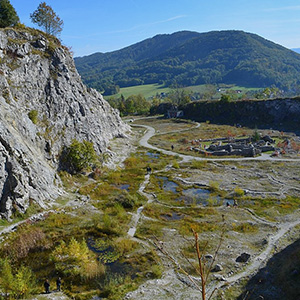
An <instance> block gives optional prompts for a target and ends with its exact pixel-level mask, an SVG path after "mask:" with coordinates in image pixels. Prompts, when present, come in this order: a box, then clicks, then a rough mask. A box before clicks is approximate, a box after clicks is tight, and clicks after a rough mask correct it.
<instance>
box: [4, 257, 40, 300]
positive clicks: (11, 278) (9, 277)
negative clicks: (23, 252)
mask: <svg viewBox="0 0 300 300" xmlns="http://www.w3.org/2000/svg"><path fill="white" fill-rule="evenodd" d="M0 284H1V287H2V288H3V291H4V293H5V294H6V299H23V298H25V297H26V298H27V297H28V296H29V295H30V294H32V293H34V292H36V278H35V276H34V274H33V273H32V271H31V270H30V269H29V268H27V267H25V266H21V267H19V268H17V269H15V268H14V272H13V269H12V266H11V264H10V261H9V260H7V259H4V260H2V261H1V279H0Z"/></svg>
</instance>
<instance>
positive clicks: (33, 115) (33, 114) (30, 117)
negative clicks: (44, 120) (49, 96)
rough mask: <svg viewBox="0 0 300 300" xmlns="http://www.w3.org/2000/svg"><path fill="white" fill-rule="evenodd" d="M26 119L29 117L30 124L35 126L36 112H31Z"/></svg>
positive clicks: (36, 120)
mask: <svg viewBox="0 0 300 300" xmlns="http://www.w3.org/2000/svg"><path fill="white" fill-rule="evenodd" d="M28 117H29V119H30V120H31V122H32V123H33V124H36V123H37V122H38V112H37V110H31V111H30V112H29V113H28Z"/></svg>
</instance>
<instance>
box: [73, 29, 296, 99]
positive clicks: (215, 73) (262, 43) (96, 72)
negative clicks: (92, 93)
mask: <svg viewBox="0 0 300 300" xmlns="http://www.w3.org/2000/svg"><path fill="white" fill-rule="evenodd" d="M75 64H76V67H77V69H78V72H79V73H80V75H81V77H82V79H83V81H84V82H85V83H86V84H87V85H89V86H90V87H93V88H96V89H98V90H100V91H105V93H106V94H111V93H113V92H114V89H115V86H116V85H118V86H120V87H128V86H134V85H141V84H150V83H159V84H165V85H166V86H170V85H174V84H176V85H179V86H191V85H199V84H205V83H212V84H213V83H231V84H237V85H242V86H246V87H267V86H271V85H275V86H277V87H279V88H284V89H286V88H290V87H291V86H294V85H297V84H299V83H300V55H299V54H297V53H296V52H294V51H292V50H289V49H287V48H284V47H282V46H280V45H278V44H275V43H273V42H271V41H268V40H266V39H264V38H262V37H260V36H258V35H256V34H252V33H246V32H243V31H235V30H230V31H212V32H207V33H197V32H190V31H181V32H176V33H173V34H163V35H157V36H155V37H153V38H150V39H146V40H144V41H142V42H139V43H137V44H134V45H132V46H129V47H126V48H123V49H121V50H118V51H113V52H109V53H95V54H92V55H89V56H85V57H77V58H75Z"/></svg>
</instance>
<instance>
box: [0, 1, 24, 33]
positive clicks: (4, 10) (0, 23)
mask: <svg viewBox="0 0 300 300" xmlns="http://www.w3.org/2000/svg"><path fill="white" fill-rule="evenodd" d="M19 22H20V19H19V17H18V15H17V13H16V11H15V9H14V8H13V6H12V5H11V4H10V2H9V0H0V27H1V28H4V27H8V26H15V25H17V24H18V23H19Z"/></svg>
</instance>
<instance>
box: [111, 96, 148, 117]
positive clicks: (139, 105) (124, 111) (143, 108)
mask: <svg viewBox="0 0 300 300" xmlns="http://www.w3.org/2000/svg"><path fill="white" fill-rule="evenodd" d="M108 101H109V103H110V105H111V106H112V107H114V108H117V109H118V110H119V111H120V113H121V115H123V116H125V115H134V114H135V115H142V114H147V113H148V112H149V109H150V105H151V104H150V102H148V101H147V100H146V99H145V97H143V96H142V95H131V96H129V97H128V98H127V99H125V98H124V97H123V96H121V97H120V98H117V99H113V98H111V99H109V100H108Z"/></svg>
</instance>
